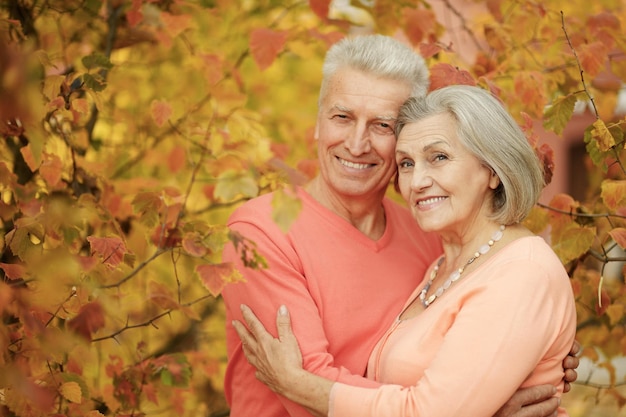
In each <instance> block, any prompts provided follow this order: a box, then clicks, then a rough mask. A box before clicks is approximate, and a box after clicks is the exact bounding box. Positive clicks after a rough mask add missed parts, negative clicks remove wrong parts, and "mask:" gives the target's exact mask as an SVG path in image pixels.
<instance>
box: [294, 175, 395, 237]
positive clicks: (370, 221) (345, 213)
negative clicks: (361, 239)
mask: <svg viewBox="0 0 626 417" xmlns="http://www.w3.org/2000/svg"><path fill="white" fill-rule="evenodd" d="M323 181H324V180H323V179H322V178H321V177H319V176H318V177H315V178H314V179H313V180H312V181H311V182H310V183H309V184H307V185H306V186H305V187H304V188H305V190H306V191H307V192H308V193H309V194H310V195H311V197H313V198H314V199H315V200H316V201H317V202H318V203H320V204H321V205H323V206H324V207H326V208H327V209H329V210H330V211H332V212H334V213H335V214H337V215H338V216H340V217H342V218H344V219H345V220H346V221H347V222H349V223H350V224H351V225H352V226H354V227H355V228H356V229H358V230H359V231H360V232H361V233H363V234H364V235H366V236H368V237H369V238H370V239H372V240H378V239H380V237H381V236H382V235H383V234H384V233H385V225H386V221H385V210H384V208H383V203H382V200H383V197H384V193H381V194H380V195H378V196H372V195H370V196H362V197H353V196H341V195H337V194H336V193H333V192H332V191H331V190H330V189H329V188H328V186H326V185H325V184H324V182H323Z"/></svg>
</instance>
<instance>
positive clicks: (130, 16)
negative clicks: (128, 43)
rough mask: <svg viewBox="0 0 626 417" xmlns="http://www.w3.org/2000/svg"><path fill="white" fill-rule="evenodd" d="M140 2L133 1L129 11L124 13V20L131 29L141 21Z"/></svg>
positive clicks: (138, 0)
mask: <svg viewBox="0 0 626 417" xmlns="http://www.w3.org/2000/svg"><path fill="white" fill-rule="evenodd" d="M141 2H142V1H141V0H133V4H132V6H130V10H129V11H128V12H126V20H127V21H128V26H130V27H131V28H132V27H135V26H137V24H138V23H139V22H141V21H142V20H143V13H142V11H141Z"/></svg>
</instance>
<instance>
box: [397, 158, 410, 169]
mask: <svg viewBox="0 0 626 417" xmlns="http://www.w3.org/2000/svg"><path fill="white" fill-rule="evenodd" d="M412 166H413V161H409V160H406V159H403V160H402V161H400V162H398V167H399V168H411V167H412Z"/></svg>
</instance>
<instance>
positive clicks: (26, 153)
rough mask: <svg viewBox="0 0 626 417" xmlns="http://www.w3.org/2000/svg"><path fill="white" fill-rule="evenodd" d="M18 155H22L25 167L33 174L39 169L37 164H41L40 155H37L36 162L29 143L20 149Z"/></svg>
mask: <svg viewBox="0 0 626 417" xmlns="http://www.w3.org/2000/svg"><path fill="white" fill-rule="evenodd" d="M20 153H21V154H22V158H24V161H25V162H26V165H28V168H30V170H31V171H33V172H35V171H36V170H37V167H39V164H40V163H41V155H38V157H39V158H37V159H39V161H36V160H35V155H34V154H33V147H32V146H31V145H30V143H29V144H28V145H26V146H23V147H22V148H20Z"/></svg>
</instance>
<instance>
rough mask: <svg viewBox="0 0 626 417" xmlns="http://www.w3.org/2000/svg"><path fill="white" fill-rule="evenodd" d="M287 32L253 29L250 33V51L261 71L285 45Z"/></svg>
mask: <svg viewBox="0 0 626 417" xmlns="http://www.w3.org/2000/svg"><path fill="white" fill-rule="evenodd" d="M286 40H287V32H284V31H282V32H278V31H275V30H271V29H255V30H253V31H252V33H250V51H251V52H252V57H253V58H254V61H255V62H256V64H257V65H258V67H259V69H260V70H261V71H263V70H265V69H266V68H267V67H269V66H270V65H272V62H274V60H275V59H276V56H278V54H279V53H280V52H281V51H282V50H283V48H284V47H285V41H286Z"/></svg>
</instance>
